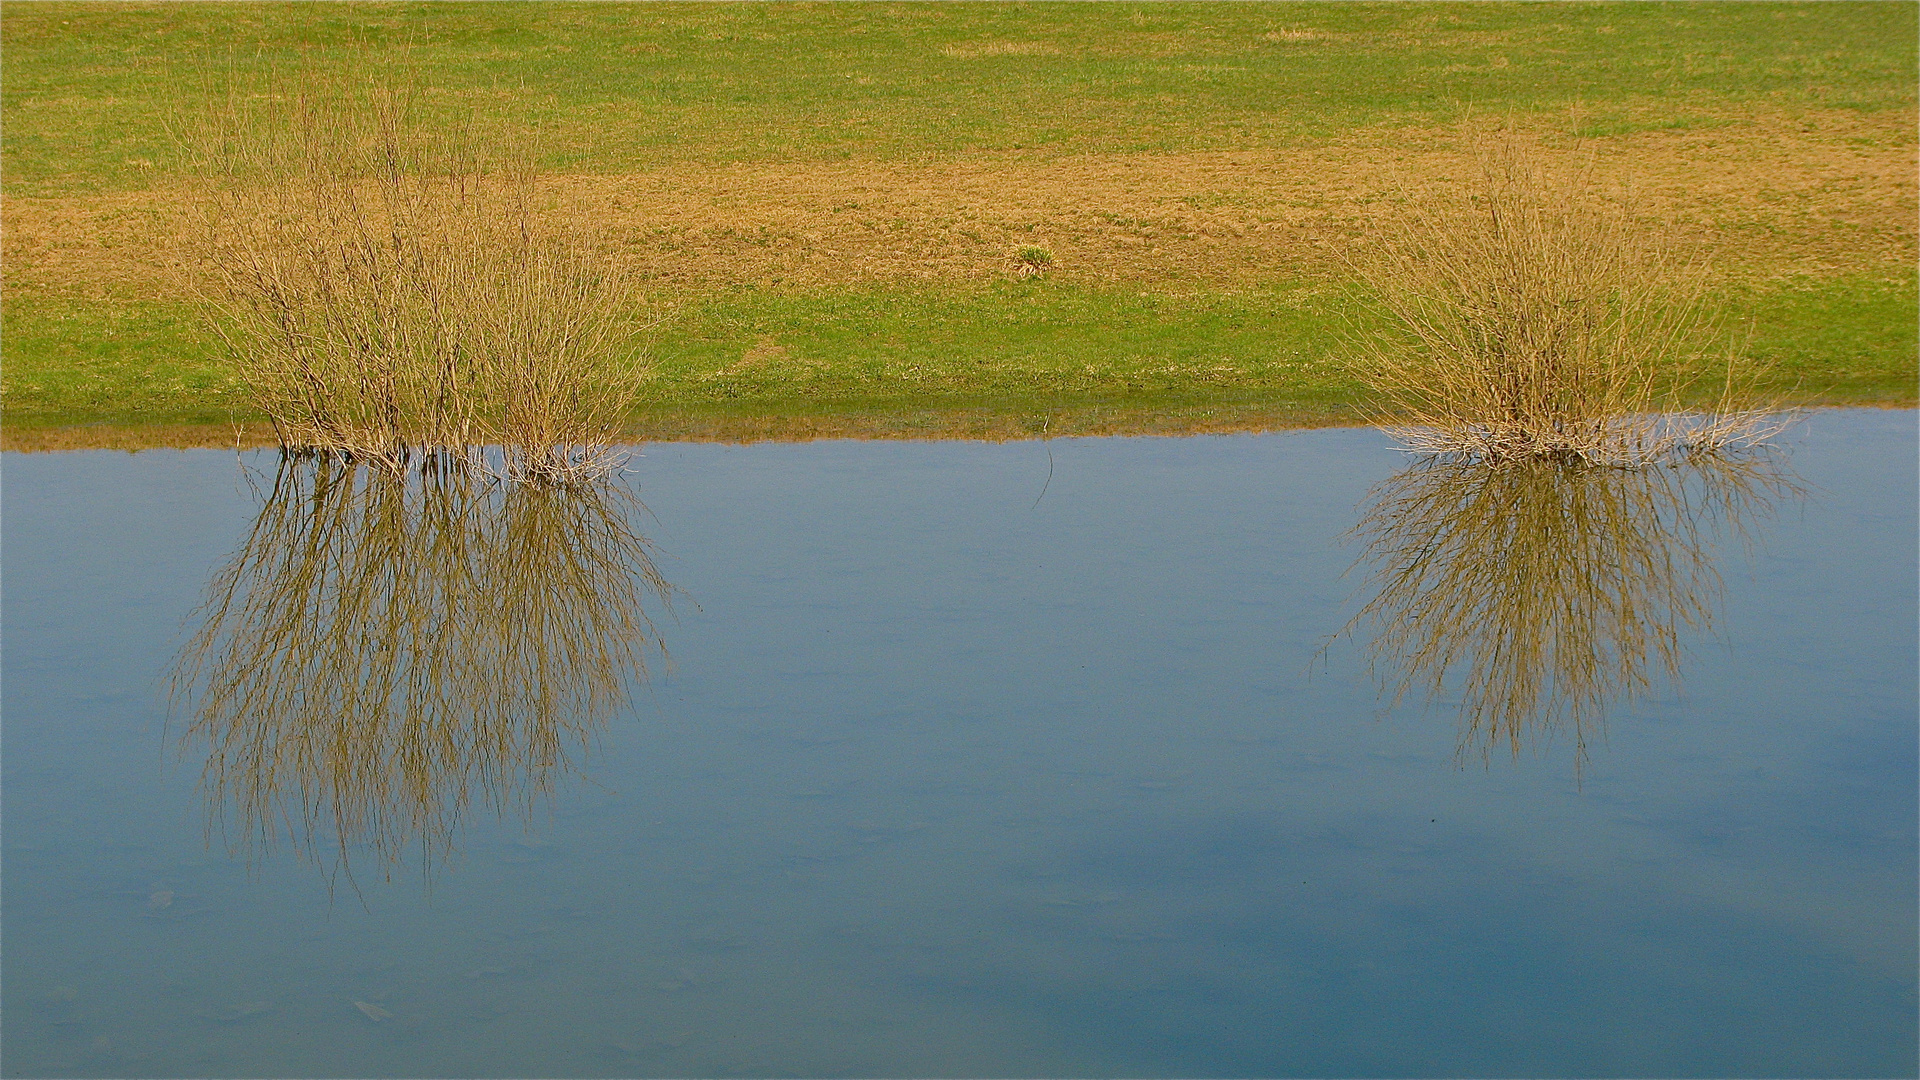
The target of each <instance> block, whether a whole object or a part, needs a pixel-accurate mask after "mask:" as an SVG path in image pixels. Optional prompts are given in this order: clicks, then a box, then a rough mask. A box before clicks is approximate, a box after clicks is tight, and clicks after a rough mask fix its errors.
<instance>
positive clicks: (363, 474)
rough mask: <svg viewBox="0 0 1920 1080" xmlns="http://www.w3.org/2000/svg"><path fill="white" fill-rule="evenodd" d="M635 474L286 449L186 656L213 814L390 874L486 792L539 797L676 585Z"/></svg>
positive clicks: (195, 738)
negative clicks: (583, 478)
mask: <svg viewBox="0 0 1920 1080" xmlns="http://www.w3.org/2000/svg"><path fill="white" fill-rule="evenodd" d="M637 509H638V501H637V500H636V499H635V498H634V496H633V495H632V493H631V492H630V491H629V490H628V489H627V488H625V487H623V486H621V485H620V484H618V483H613V482H603V483H597V484H591V485H569V486H562V485H539V484H498V483H489V482H487V481H485V480H484V478H481V477H479V476H476V475H475V473H474V471H473V470H470V469H462V468H459V467H457V465H456V464H455V463H450V462H447V461H445V460H443V459H440V458H430V459H429V460H428V461H427V463H426V464H425V466H423V467H422V468H419V469H417V470H409V471H408V472H406V473H404V474H394V473H392V472H389V471H385V470H380V469H374V468H369V467H365V466H359V465H355V464H354V463H352V462H351V461H350V460H347V459H343V458H341V457H338V456H330V455H325V454H320V455H312V454H309V455H304V456H283V457H282V458H281V461H280V464H279V468H278V471H277V472H276V474H275V475H274V476H273V478H272V481H271V485H270V486H269V487H268V488H267V491H266V497H265V504H264V506H263V507H262V508H261V510H260V514H259V517H258V518H257V519H256V520H255V522H254V524H253V527H252V530H251V532H250V533H249V534H248V536H247V538H246V540H245V542H244V543H243V544H242V545H241V546H240V548H239V550H238V551H237V552H236V553H235V554H234V555H233V557H232V559H231V560H230V561H229V562H228V563H227V564H226V565H225V567H224V568H223V569H222V570H221V571H220V572H219V573H218V574H217V575H216V576H215V577H214V579H213V582H212V584H211V585H210V587H209V589H208V593H207V599H206V602H205V604H204V605H203V606H202V608H201V609H200V611H199V612H198V618H199V622H198V625H197V628H196V630H195V633H194V634H193V636H192V638H191V639H190V640H189V641H188V643H187V645H186V647H185V648H184V649H183V651H182V652H181V654H180V656H179V658H178V660H177V661H176V665H175V668H174V673H173V692H174V701H175V705H176V707H177V710H178V711H179V712H183V713H185V714H186V715H187V716H188V717H189V718H190V722H189V723H188V725H187V727H186V730H185V733H184V740H185V741H184V743H183V748H192V747H198V746H201V745H204V746H205V748H206V750H207V754H208V756H207V762H206V766H205V772H204V774H203V777H202V787H203V790H204V793H205V795H206V797H207V799H208V802H209V809H210V816H209V829H210V830H212V829H214V828H215V827H220V828H222V829H223V831H224V832H225V835H226V839H227V843H228V844H229V846H230V847H231V848H233V849H234V851H235V852H236V853H239V854H244V855H246V856H248V857H254V856H257V855H259V854H262V853H264V852H265V851H266V850H268V849H270V848H272V847H273V846H274V845H275V844H276V843H277V842H279V841H281V840H282V839H285V840H287V841H290V842H291V843H292V844H293V846H295V847H296V848H297V849H298V850H299V851H300V853H301V854H302V855H303V856H305V857H310V858H316V859H318V858H319V857H320V856H321V855H322V854H323V852H324V850H325V849H326V848H327V847H329V846H331V847H332V848H333V849H334V852H335V855H336V860H335V862H334V864H333V869H334V870H347V871H349V878H350V879H351V866H350V858H349V857H350V854H351V852H352V851H353V850H354V849H356V848H364V849H366V850H368V851H371V852H372V853H373V854H375V855H376V856H377V857H378V858H379V859H380V860H381V862H382V864H383V869H384V870H385V872H387V873H388V874H390V873H391V871H392V869H393V868H394V866H395V865H396V864H397V863H398V862H399V861H400V860H401V859H402V858H403V857H404V856H405V853H406V852H407V850H409V849H410V848H415V847H417V849H418V851H419V854H420V857H421V859H422V862H423V866H422V869H423V871H425V870H428V869H430V867H431V865H432V864H433V863H434V862H435V861H436V860H438V859H441V858H443V857H444V856H445V855H447V854H449V853H450V851H451V845H452V843H453V842H454V839H455V836H456V833H457V831H458V829H459V826H460V822H461V819H462V817H463V815H465V814H466V813H468V812H469V811H470V810H471V809H472V808H473V807H474V805H475V804H476V803H477V804H479V805H480V806H482V807H484V808H486V809H489V810H491V811H494V812H496V813H501V814H507V813H520V814H525V813H527V812H529V811H530V810H531V809H532V808H533V806H534V804H535V803H536V801H537V800H539V799H540V798H541V797H542V796H544V795H545V794H547V793H548V792H550V791H551V788H552V785H553V782H554V779H555V776H556V774H564V773H566V772H567V771H569V770H570V769H572V768H573V767H574V765H573V756H572V755H573V754H574V753H575V752H576V751H577V749H579V748H581V747H583V746H584V744H585V742H586V740H588V739H589V738H590V737H591V736H592V734H593V733H594V732H595V731H596V730H597V729H599V728H600V727H601V726H602V725H604V724H605V723H606V721H607V720H608V718H609V717H610V716H611V715H612V714H613V713H614V712H615V711H616V710H618V709H619V708H620V707H621V706H622V705H623V704H624V703H625V701H626V695H627V692H628V688H629V685H630V682H631V680H634V679H637V678H640V677H643V676H644V675H645V672H646V659H647V654H648V652H649V651H651V650H656V649H657V648H658V638H657V635H656V634H655V632H654V627H653V623H652V622H651V620H650V617H649V615H648V614H647V611H648V609H650V608H652V607H654V606H655V605H656V604H661V603H664V602H665V601H666V600H667V599H668V598H669V594H670V588H669V586H668V585H667V584H666V582H665V581H664V580H662V579H661V577H660V574H659V572H658V571H657V570H656V569H655V567H654V564H653V560H652V558H651V557H650V553H649V544H648V542H647V540H646V539H645V538H644V537H642V536H641V535H639V534H638V533H636V532H635V531H633V528H632V526H631V524H630V521H631V518H632V516H633V512H634V511H635V510H637Z"/></svg>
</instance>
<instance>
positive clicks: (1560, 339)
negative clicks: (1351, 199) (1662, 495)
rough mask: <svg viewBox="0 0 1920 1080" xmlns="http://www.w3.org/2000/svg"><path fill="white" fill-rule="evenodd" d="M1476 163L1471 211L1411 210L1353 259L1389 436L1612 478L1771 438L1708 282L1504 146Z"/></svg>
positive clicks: (1467, 205)
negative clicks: (1679, 452) (1705, 400)
mask: <svg viewBox="0 0 1920 1080" xmlns="http://www.w3.org/2000/svg"><path fill="white" fill-rule="evenodd" d="M1478 157H1479V160H1480V165H1481V178H1480V182H1479V184H1478V188H1477V190H1476V191H1475V193H1474V194H1473V195H1472V196H1471V197H1470V198H1468V199H1467V200H1465V201H1464V203H1463V204H1455V205H1444V204H1442V205H1439V206H1437V207H1430V208H1425V209H1416V210H1413V211H1411V212H1410V213H1408V214H1407V215H1406V216H1405V217H1404V218H1403V219H1402V220H1401V221H1400V222H1399V223H1398V224H1397V225H1396V226H1394V227H1392V228H1389V229H1387V230H1384V231H1383V232H1382V233H1381V234H1379V235H1377V236H1375V237H1373V238H1371V244H1370V246H1369V248H1367V249H1365V250H1363V251H1362V252H1360V253H1359V254H1357V255H1355V256H1354V258H1353V260H1352V261H1353V264H1354V266H1355V269H1356V270H1357V271H1358V272H1359V273H1360V274H1361V275H1362V276H1363V277H1364V278H1365V279H1366V280H1367V281H1368V283H1369V284H1370V285H1371V286H1372V287H1373V289H1374V291H1375V293H1376V295H1377V296H1378V299H1379V305H1380V308H1381V309H1382V310H1381V312H1380V314H1382V315H1383V316H1384V321H1385V322H1386V324H1387V326H1388V329H1385V330H1382V331H1380V332H1377V333H1372V334H1368V335H1365V336H1359V337H1357V338H1356V340H1357V342H1358V344H1359V348H1358V350H1357V351H1358V352H1359V354H1360V355H1359V357H1358V360H1359V364H1358V367H1359V370H1360V373H1361V376H1362V378H1363V379H1364V380H1365V381H1366V382H1368V383H1369V384H1370V385H1371V386H1372V388H1373V389H1374V391H1375V392H1376V394H1377V396H1378V404H1377V406H1376V411H1377V415H1378V417H1379V419H1380V420H1381V421H1382V422H1383V424H1384V426H1388V427H1390V428H1392V429H1394V430H1395V431H1396V432H1397V434H1399V436H1400V437H1401V438H1402V439H1403V440H1404V442H1405V444H1406V445H1407V447H1408V448H1409V449H1413V450H1417V451H1423V452H1435V453H1444V454H1454V455H1460V456H1464V457H1467V458H1473V459H1481V460H1487V461H1507V460H1513V459H1520V458H1532V457H1549V458H1556V459H1560V460H1567V461H1572V460H1581V461H1588V462H1596V463H1606V464H1639V463H1644V462H1647V461H1650V460H1653V459H1655V458H1658V457H1661V456H1662V455H1664V454H1667V453H1669V452H1670V451H1673V450H1675V449H1679V448H1711V449H1718V448H1722V447H1725V446H1728V445H1731V444H1735V443H1741V442H1748V441H1752V440H1754V439H1757V438H1759V437H1761V436H1762V435H1763V434H1764V433H1766V432H1767V431H1769V430H1771V426H1770V425H1771V424H1772V423H1773V421H1772V420H1771V419H1770V417H1771V415H1772V414H1771V413H1770V412H1769V411H1767V410H1765V409H1763V408H1759V407H1758V406H1757V404H1756V402H1755V400H1754V399H1753V394H1752V390H1751V388H1752V387H1753V386H1754V385H1756V384H1757V382H1758V381H1759V378H1760V372H1759V369H1758V365H1757V363H1756V362H1755V361H1753V360H1752V359H1750V358H1749V357H1748V356H1746V355H1745V354H1744V353H1743V352H1742V351H1741V350H1739V349H1738V348H1730V347H1728V346H1727V343H1726V340H1725V335H1724V334H1723V333H1722V327H1721V326H1720V325H1719V320H1718V319H1716V317H1715V314H1714V312H1713V311H1712V310H1711V309H1710V308H1709V306H1708V305H1707V303H1706V297H1707V292H1706V283H1707V278H1706V275H1705V274H1704V273H1703V272H1702V269H1701V267H1699V266H1698V265H1696V264H1693V263H1690V262H1688V261H1687V260H1685V259H1682V258H1679V257H1676V256H1675V255H1674V254H1673V253H1672V252H1671V251H1670V250H1669V249H1668V248H1667V247H1666V246H1665V245H1663V244H1662V243H1660V241H1659V240H1658V238H1657V237H1655V236H1652V235H1649V234H1648V233H1647V232H1646V231H1644V230H1643V229H1642V228H1640V227H1638V226H1637V225H1636V223H1635V222H1634V220H1633V219H1632V217H1631V215H1630V214H1629V213H1628V211H1627V210H1626V209H1624V208H1622V207H1620V206H1618V205H1610V204H1608V203H1605V202H1603V201H1601V200H1600V199H1598V198H1597V197H1595V195H1594V193H1593V191H1592V190H1591V186H1590V185H1589V184H1588V183H1586V182H1585V177H1584V175H1583V172H1582V170H1581V169H1579V168H1578V167H1571V168H1569V167H1564V166H1562V165H1560V164H1559V163H1556V162H1553V161H1552V160H1550V159H1549V158H1548V157H1547V156H1546V154H1545V153H1544V152H1543V151H1541V150H1539V149H1538V148H1537V146H1535V145H1533V144H1529V143H1527V142H1525V141H1523V140H1522V139H1521V137H1519V136H1518V135H1516V134H1514V133H1513V132H1511V131H1509V132H1507V133H1505V134H1504V135H1502V136H1498V137H1494V138H1490V139H1486V140H1482V141H1481V142H1480V144H1479V150H1478ZM1720 350H1724V353H1723V355H1722V356H1720V357H1716V358H1714V359H1713V360H1711V361H1710V360H1709V357H1710V356H1711V355H1713V354H1714V353H1715V352H1716V351H1720ZM1715 368H1717V369H1718V370H1717V371H1715V370H1714V369H1715ZM1710 374H1711V375H1715V376H1717V379H1718V382H1717V385H1714V386H1711V387H1709V386H1706V385H1705V382H1704V381H1705V380H1706V379H1707V378H1708V377H1709V375H1710ZM1703 394H1704V395H1705V396H1708V397H1710V399H1711V403H1710V404H1708V405H1707V406H1706V407H1705V408H1704V409H1701V408H1697V407H1691V406H1695V405H1696V403H1697V402H1699V401H1700V399H1701V398H1702V397H1703Z"/></svg>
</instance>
